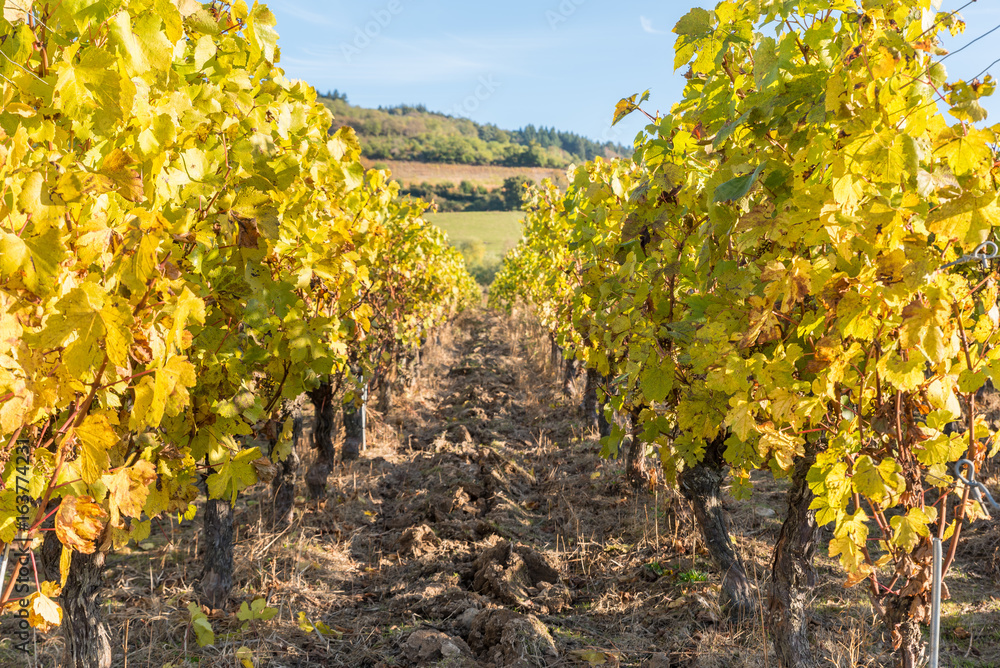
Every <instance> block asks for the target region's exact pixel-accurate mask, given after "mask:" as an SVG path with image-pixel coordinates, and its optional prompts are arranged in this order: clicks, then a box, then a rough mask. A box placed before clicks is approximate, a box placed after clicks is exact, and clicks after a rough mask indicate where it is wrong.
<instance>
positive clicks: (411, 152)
mask: <svg viewBox="0 0 1000 668" xmlns="http://www.w3.org/2000/svg"><path fill="white" fill-rule="evenodd" d="M322 101H323V103H324V104H326V106H327V107H328V108H329V109H330V111H331V112H333V115H334V123H333V127H332V128H331V131H335V130H337V129H338V128H340V127H341V126H344V125H349V126H350V127H352V128H354V130H355V131H356V132H357V133H358V137H359V138H360V140H361V147H362V154H363V155H364V156H365V157H366V158H369V159H371V160H412V161H415V162H432V163H451V164H460V165H500V166H507V167H546V168H562V167H566V166H567V165H569V164H571V163H581V162H585V161H587V160H591V159H593V158H595V157H598V156H602V157H606V158H611V157H615V156H623V155H625V154H626V152H627V151H626V149H625V147H623V146H621V145H618V144H615V143H613V142H606V143H603V144H601V143H598V142H595V141H591V140H590V139H587V138H586V137H581V136H580V135H578V134H574V133H572V132H560V131H558V130H556V129H554V128H544V127H543V128H536V127H535V126H534V125H528V126H526V127H524V128H522V129H520V130H501V129H500V128H498V127H497V126H495V125H480V124H479V123H476V122H474V121H471V120H469V119H466V118H454V117H452V116H448V115H445V114H441V113H437V112H433V111H428V110H427V108H426V107H425V106H423V105H417V106H408V105H400V106H396V107H388V108H382V107H379V108H378V109H364V108H362V107H355V106H352V105H351V104H350V103H348V101H347V96H346V95H344V94H343V93H341V92H339V91H332V92H330V93H327V95H326V96H325V97H324V98H322Z"/></svg>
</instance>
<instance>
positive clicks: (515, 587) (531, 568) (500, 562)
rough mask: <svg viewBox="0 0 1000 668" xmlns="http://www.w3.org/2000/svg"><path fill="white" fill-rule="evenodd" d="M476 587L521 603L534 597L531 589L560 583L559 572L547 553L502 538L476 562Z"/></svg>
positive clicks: (511, 603)
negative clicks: (547, 557) (546, 557)
mask: <svg viewBox="0 0 1000 668" xmlns="http://www.w3.org/2000/svg"><path fill="white" fill-rule="evenodd" d="M473 566H474V568H475V570H476V575H475V580H474V581H473V587H475V590H476V591H478V592H479V593H480V594H485V595H488V596H493V597H494V598H496V599H497V600H498V601H500V602H501V603H506V604H507V605H521V604H524V603H525V602H527V601H528V599H529V598H530V594H531V592H530V589H536V590H537V589H538V586H539V585H540V584H542V583H547V584H549V585H554V584H558V583H559V572H558V571H557V570H556V569H555V568H553V567H552V565H551V564H550V563H549V562H548V561H547V560H546V559H545V557H544V556H542V555H541V554H539V553H538V552H535V551H534V550H532V549H531V548H530V547H526V546H524V545H512V544H511V543H510V542H508V541H506V540H502V541H500V542H499V543H497V544H496V545H495V546H493V547H491V548H489V549H487V550H485V551H484V552H483V553H482V554H481V555H479V557H478V558H477V559H476V562H475V564H474V565H473Z"/></svg>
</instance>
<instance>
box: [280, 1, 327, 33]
mask: <svg viewBox="0 0 1000 668" xmlns="http://www.w3.org/2000/svg"><path fill="white" fill-rule="evenodd" d="M268 6H269V7H270V8H271V10H272V11H278V12H284V13H286V14H288V15H289V16H294V17H295V18H297V19H300V20H302V21H305V22H307V23H311V24H313V25H321V26H327V27H331V28H343V27H344V21H342V20H341V21H337V20H335V19H333V18H331V16H330V15H329V13H327V14H320V13H318V12H313V11H310V10H308V9H305V8H304V7H300V6H299V5H297V4H295V3H293V2H289V1H288V0H271V1H270V2H269V3H268ZM278 29H279V30H280V29H281V24H280V23H279V24H278Z"/></svg>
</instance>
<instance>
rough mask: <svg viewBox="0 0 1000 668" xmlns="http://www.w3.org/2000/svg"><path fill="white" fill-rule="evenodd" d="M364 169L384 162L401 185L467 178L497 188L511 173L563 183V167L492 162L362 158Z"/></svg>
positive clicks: (564, 174) (561, 184) (459, 181)
mask: <svg viewBox="0 0 1000 668" xmlns="http://www.w3.org/2000/svg"><path fill="white" fill-rule="evenodd" d="M362 162H363V163H364V165H365V167H366V168H369V169H370V168H371V167H373V166H375V165H376V164H379V165H385V166H386V167H388V168H389V170H390V171H391V172H392V178H393V179H394V180H396V181H399V183H400V185H402V186H403V187H407V186H412V185H418V184H421V183H432V184H434V185H438V184H441V183H453V184H455V185H456V186H457V185H458V184H460V183H461V182H462V181H471V182H472V183H474V184H475V185H477V186H478V185H481V186H485V187H487V188H499V187H500V186H502V185H503V182H504V179H507V178H510V177H511V176H527V177H528V178H529V179H531V180H533V181H534V182H535V183H540V182H541V180H542V179H552V181H553V182H554V183H556V184H557V185H559V186H565V185H566V170H564V169H546V168H542V167H500V166H494V165H449V164H443V163H429V162H407V161H401V160H368V159H362Z"/></svg>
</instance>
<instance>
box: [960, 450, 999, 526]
mask: <svg viewBox="0 0 1000 668" xmlns="http://www.w3.org/2000/svg"><path fill="white" fill-rule="evenodd" d="M963 466H964V467H966V468H967V469H968V477H966V476H964V475H962V467H963ZM955 475H956V476H957V477H958V479H959V480H961V481H962V483H964V484H966V485H968V486H969V487H970V488H971V491H972V496H974V497H976V501H978V502H979V505H981V506H983V510H984V511H985V512H986V516H987V517H989V518H990V519H993V518H992V517H990V513H989V510H988V509H987V508H986V504H985V503H983V497H984V496H985V497H986V501H987V502H989V504H990V505H991V506H993V510H997V511H1000V503H997V502H996V501H995V500H994V499H993V495H992V494H990V490H988V489H987V488H986V485H984V484H983V483H981V482H979V481H978V480H976V465H975V464H974V463H973V462H971V461H969V460H968V459H961V460H959V461H958V462H957V463H956V464H955Z"/></svg>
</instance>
